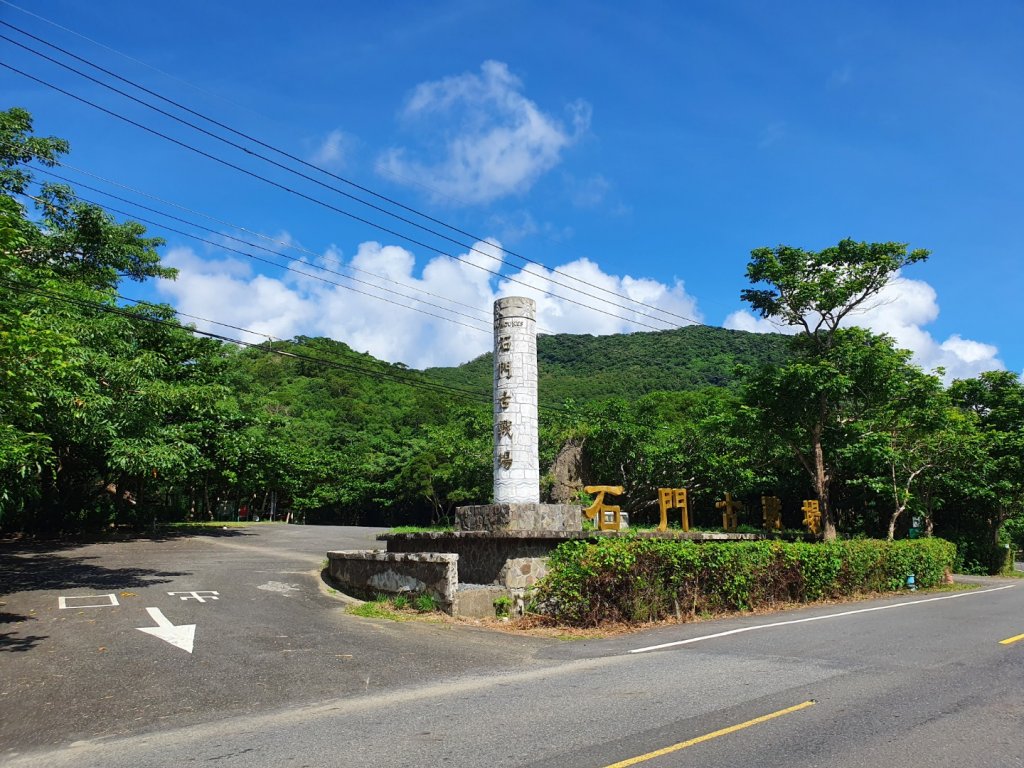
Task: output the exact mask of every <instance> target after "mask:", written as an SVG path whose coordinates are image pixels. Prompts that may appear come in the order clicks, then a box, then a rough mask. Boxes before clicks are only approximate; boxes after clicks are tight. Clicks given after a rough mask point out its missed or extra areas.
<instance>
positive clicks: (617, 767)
mask: <svg viewBox="0 0 1024 768" xmlns="http://www.w3.org/2000/svg"><path fill="white" fill-rule="evenodd" d="M812 706H814V700H813V699H812V700H811V701H805V702H803V703H802V704H797V705H795V706H792V707H786V708H785V709H780V710H778V711H777V712H772V713H770V714H767V715H761V716H760V717H755V718H754V719H753V720H747V721H746V722H745V723H739V724H737V725H730V726H729V727H728V728H722V729H721V730H718V731H712V732H711V733H705V734H704V735H703V736H698V737H696V738H694V739H688V740H687V741H681V742H679V743H678V744H673V745H672V746H671V747H664V748H663V749H657V750H655V751H654V752H648V753H647V754H646V755H639V756H637V757H631V758H629V759H628V760H623V761H621V762H618V763H612V764H611V765H607V766H605V768H626V766H630V765H636V764H637V763H643V762H645V761H647V760H653V759H654V758H656V757H661V756H662V755H669V754H671V753H673V752H678V751H679V750H681V749H686V748H687V747H692V746H694V745H695V744H702V743H704V742H705V741H711V740H712V739H717V738H718V737H719V736H726V735H728V734H730V733H735V732H736V731H742V730H743V729H744V728H749V727H750V726H752V725H757V724H758V723H764V722H766V721H768V720H774V719H775V718H776V717H782V716H783V715H788V714H790V713H792V712H799V711H800V710H801V709H807V708H808V707H812Z"/></svg>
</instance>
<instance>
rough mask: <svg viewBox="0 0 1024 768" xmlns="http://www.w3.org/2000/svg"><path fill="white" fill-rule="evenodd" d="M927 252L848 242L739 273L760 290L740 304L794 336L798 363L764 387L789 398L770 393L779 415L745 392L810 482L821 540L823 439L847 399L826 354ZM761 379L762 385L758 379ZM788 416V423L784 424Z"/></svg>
mask: <svg viewBox="0 0 1024 768" xmlns="http://www.w3.org/2000/svg"><path fill="white" fill-rule="evenodd" d="M927 257H928V252H927V251H924V250H915V251H911V252H910V253H908V252H907V246H906V244H904V243H858V242H855V241H853V240H850V239H846V240H842V241H841V242H840V243H839V244H838V245H836V246H833V247H831V248H826V249H824V250H822V251H806V250H803V249H801V248H793V247H790V246H785V245H780V246H778V247H777V248H758V249H756V250H754V251H752V252H751V258H750V263H749V264H748V265H747V277H748V278H749V280H750V282H751V283H752V284H753V285H755V286H757V285H762V284H763V285H765V286H766V287H762V288H748V289H744V290H743V291H742V292H741V297H742V298H743V299H744V300H745V301H747V302H749V303H750V305H751V306H752V307H753V308H754V310H756V311H757V312H758V313H760V315H761V316H762V317H765V318H771V319H774V320H778V321H780V322H782V323H784V324H786V325H791V326H796V327H798V328H799V329H800V332H801V333H800V338H801V343H799V344H798V345H797V346H796V354H797V356H798V358H799V359H797V360H796V361H794V362H793V363H791V364H788V365H784V366H782V367H781V368H780V369H779V372H778V375H776V376H774V381H772V379H773V376H772V375H767V377H766V380H765V381H764V383H765V384H773V383H774V384H775V385H779V384H782V383H783V382H786V383H788V385H790V386H794V387H796V389H795V390H787V391H783V390H779V389H776V390H775V391H776V392H777V393H778V394H779V395H780V396H781V397H783V399H784V401H785V403H786V406H787V407H785V408H780V407H772V406H771V404H770V403H767V402H766V401H765V400H764V398H762V397H760V396H759V395H758V394H757V393H756V392H755V391H754V390H752V389H750V388H748V390H747V391H748V393H750V394H751V395H752V397H753V401H754V403H759V404H761V405H763V406H765V407H766V408H768V411H767V412H768V413H770V414H771V416H770V418H769V421H774V422H775V425H776V427H777V428H779V429H780V430H781V431H782V432H783V433H784V435H785V436H784V438H783V439H784V440H785V441H786V442H787V444H789V445H790V447H791V448H792V450H793V451H794V455H795V456H796V457H797V459H798V460H799V461H800V463H801V465H802V466H803V467H804V468H805V469H806V470H807V471H808V473H809V474H810V476H811V480H812V485H813V487H814V492H815V495H816V497H817V499H818V503H819V505H820V508H821V512H822V521H823V524H824V525H823V529H824V531H823V532H824V536H825V538H826V539H834V538H835V536H836V521H837V517H836V513H835V510H833V508H832V505H831V503H830V498H829V490H830V486H831V483H832V479H833V468H832V467H831V466H830V464H829V456H828V454H829V449H828V447H827V446H826V441H827V439H828V433H830V432H842V431H843V428H842V425H841V424H840V423H839V421H838V419H839V418H840V417H841V415H842V413H843V411H844V410H845V406H844V402H843V401H844V400H846V399H847V398H848V397H849V395H850V394H851V390H850V388H849V384H848V382H847V378H846V377H845V371H844V368H843V365H844V362H845V361H844V359H843V355H842V354H840V355H836V354H833V347H834V346H835V345H836V343H837V341H838V340H839V338H840V334H841V330H840V324H841V323H843V321H845V320H847V319H848V318H849V317H850V315H851V314H852V313H854V312H855V311H857V310H858V309H862V308H865V306H867V305H868V304H869V302H870V301H871V299H872V297H875V296H877V295H878V293H879V292H880V291H881V290H882V288H884V287H885V285H886V284H887V283H888V281H889V280H890V279H891V278H892V276H893V275H894V274H895V273H896V272H897V270H899V269H901V268H902V267H904V266H907V265H909V264H913V263H915V262H918V261H922V260H924V259H926V258H927ZM762 378H765V377H762ZM786 413H789V414H790V416H791V417H792V418H791V419H790V420H789V421H788V423H784V422H786V419H785V418H784V416H785V414H786Z"/></svg>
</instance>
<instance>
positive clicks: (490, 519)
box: [455, 503, 583, 531]
mask: <svg viewBox="0 0 1024 768" xmlns="http://www.w3.org/2000/svg"><path fill="white" fill-rule="evenodd" d="M455 526H456V529H457V530H460V531H580V530H582V529H583V512H582V509H581V508H580V507H579V506H577V505H575V504H540V503H526V504H477V505H474V506H471V507H456V509H455Z"/></svg>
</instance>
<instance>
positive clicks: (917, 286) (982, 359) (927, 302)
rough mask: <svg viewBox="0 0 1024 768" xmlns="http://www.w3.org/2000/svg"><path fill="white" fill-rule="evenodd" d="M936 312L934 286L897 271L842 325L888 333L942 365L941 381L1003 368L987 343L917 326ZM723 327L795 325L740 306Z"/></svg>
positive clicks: (930, 365)
mask: <svg viewBox="0 0 1024 768" xmlns="http://www.w3.org/2000/svg"><path fill="white" fill-rule="evenodd" d="M938 316H939V303H938V296H937V294H936V293H935V289H934V288H932V286H931V285H929V284H928V283H926V282H924V281H923V280H909V279H907V278H905V277H902V276H901V275H899V273H897V274H896V276H895V277H894V278H893V279H892V280H891V281H890V282H889V284H888V285H886V287H885V288H884V289H882V291H881V292H880V293H879V295H878V298H877V299H876V300H875V301H873V302H872V303H871V304H870V305H869V306H867V307H866V308H865V309H863V310H860V311H858V312H856V313H851V315H850V316H849V322H847V323H845V325H859V326H862V327H865V328H869V329H870V330H872V331H874V332H876V333H886V334H888V335H889V336H892V337H893V338H894V339H895V340H896V344H897V346H899V347H901V348H903V349H909V350H910V351H911V352H913V354H914V362H916V363H917V364H918V365H920V366H921V367H922V368H924V369H925V370H929V371H930V370H934V369H935V368H940V367H941V368H944V369H945V375H944V379H945V380H946V381H947V382H948V381H952V380H953V379H959V378H969V377H972V376H977V375H978V374H979V373H982V372H983V371H992V370H1002V369H1003V368H1005V365H1004V364H1003V361H1002V360H1000V359H999V357H998V355H999V350H998V349H997V348H996V347H994V346H992V345H991V344H985V343H982V342H979V341H972V340H970V339H964V338H961V337H960V336H959V335H955V334H954V335H953V336H950V337H949V338H948V339H946V340H945V341H941V342H940V341H937V340H936V339H935V338H934V337H933V336H932V334H931V333H929V332H928V331H927V330H925V328H924V327H923V326H926V325H928V324H929V323H932V322H934V321H935V320H936V318H938ZM725 327H726V328H732V329H735V330H741V331H754V332H757V333H768V332H779V333H795V332H796V329H795V328H791V327H786V326H782V327H779V326H777V325H776V324H775V323H773V322H772V321H771V320H768V319H764V318H760V317H755V316H754V315H753V314H751V313H750V312H748V311H746V310H738V311H736V312H733V313H732V314H731V315H729V316H728V317H727V318H726V319H725Z"/></svg>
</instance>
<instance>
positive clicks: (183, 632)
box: [136, 608, 196, 653]
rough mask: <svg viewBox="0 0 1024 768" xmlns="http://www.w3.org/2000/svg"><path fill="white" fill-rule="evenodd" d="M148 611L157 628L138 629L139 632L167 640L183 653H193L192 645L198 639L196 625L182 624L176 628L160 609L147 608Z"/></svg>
mask: <svg viewBox="0 0 1024 768" xmlns="http://www.w3.org/2000/svg"><path fill="white" fill-rule="evenodd" d="M146 610H147V611H148V612H149V616H150V618H151V619H153V621H155V622H156V623H157V626H155V627H136V629H137V630H139V632H145V633H146V634H147V635H153V637H159V638H160V639H161V640H166V641H167V642H168V643H170V644H171V645H175V646H177V647H178V648H181V650H183V651H188V652H189V653H192V643H193V641H194V640H195V637H196V625H195V624H180V625H178V626H175V625H174V624H171V622H170V621H169V620H168V619H167V617H166V616H164V615H163V613H161V612H160V609H159V608H147V609H146Z"/></svg>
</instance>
